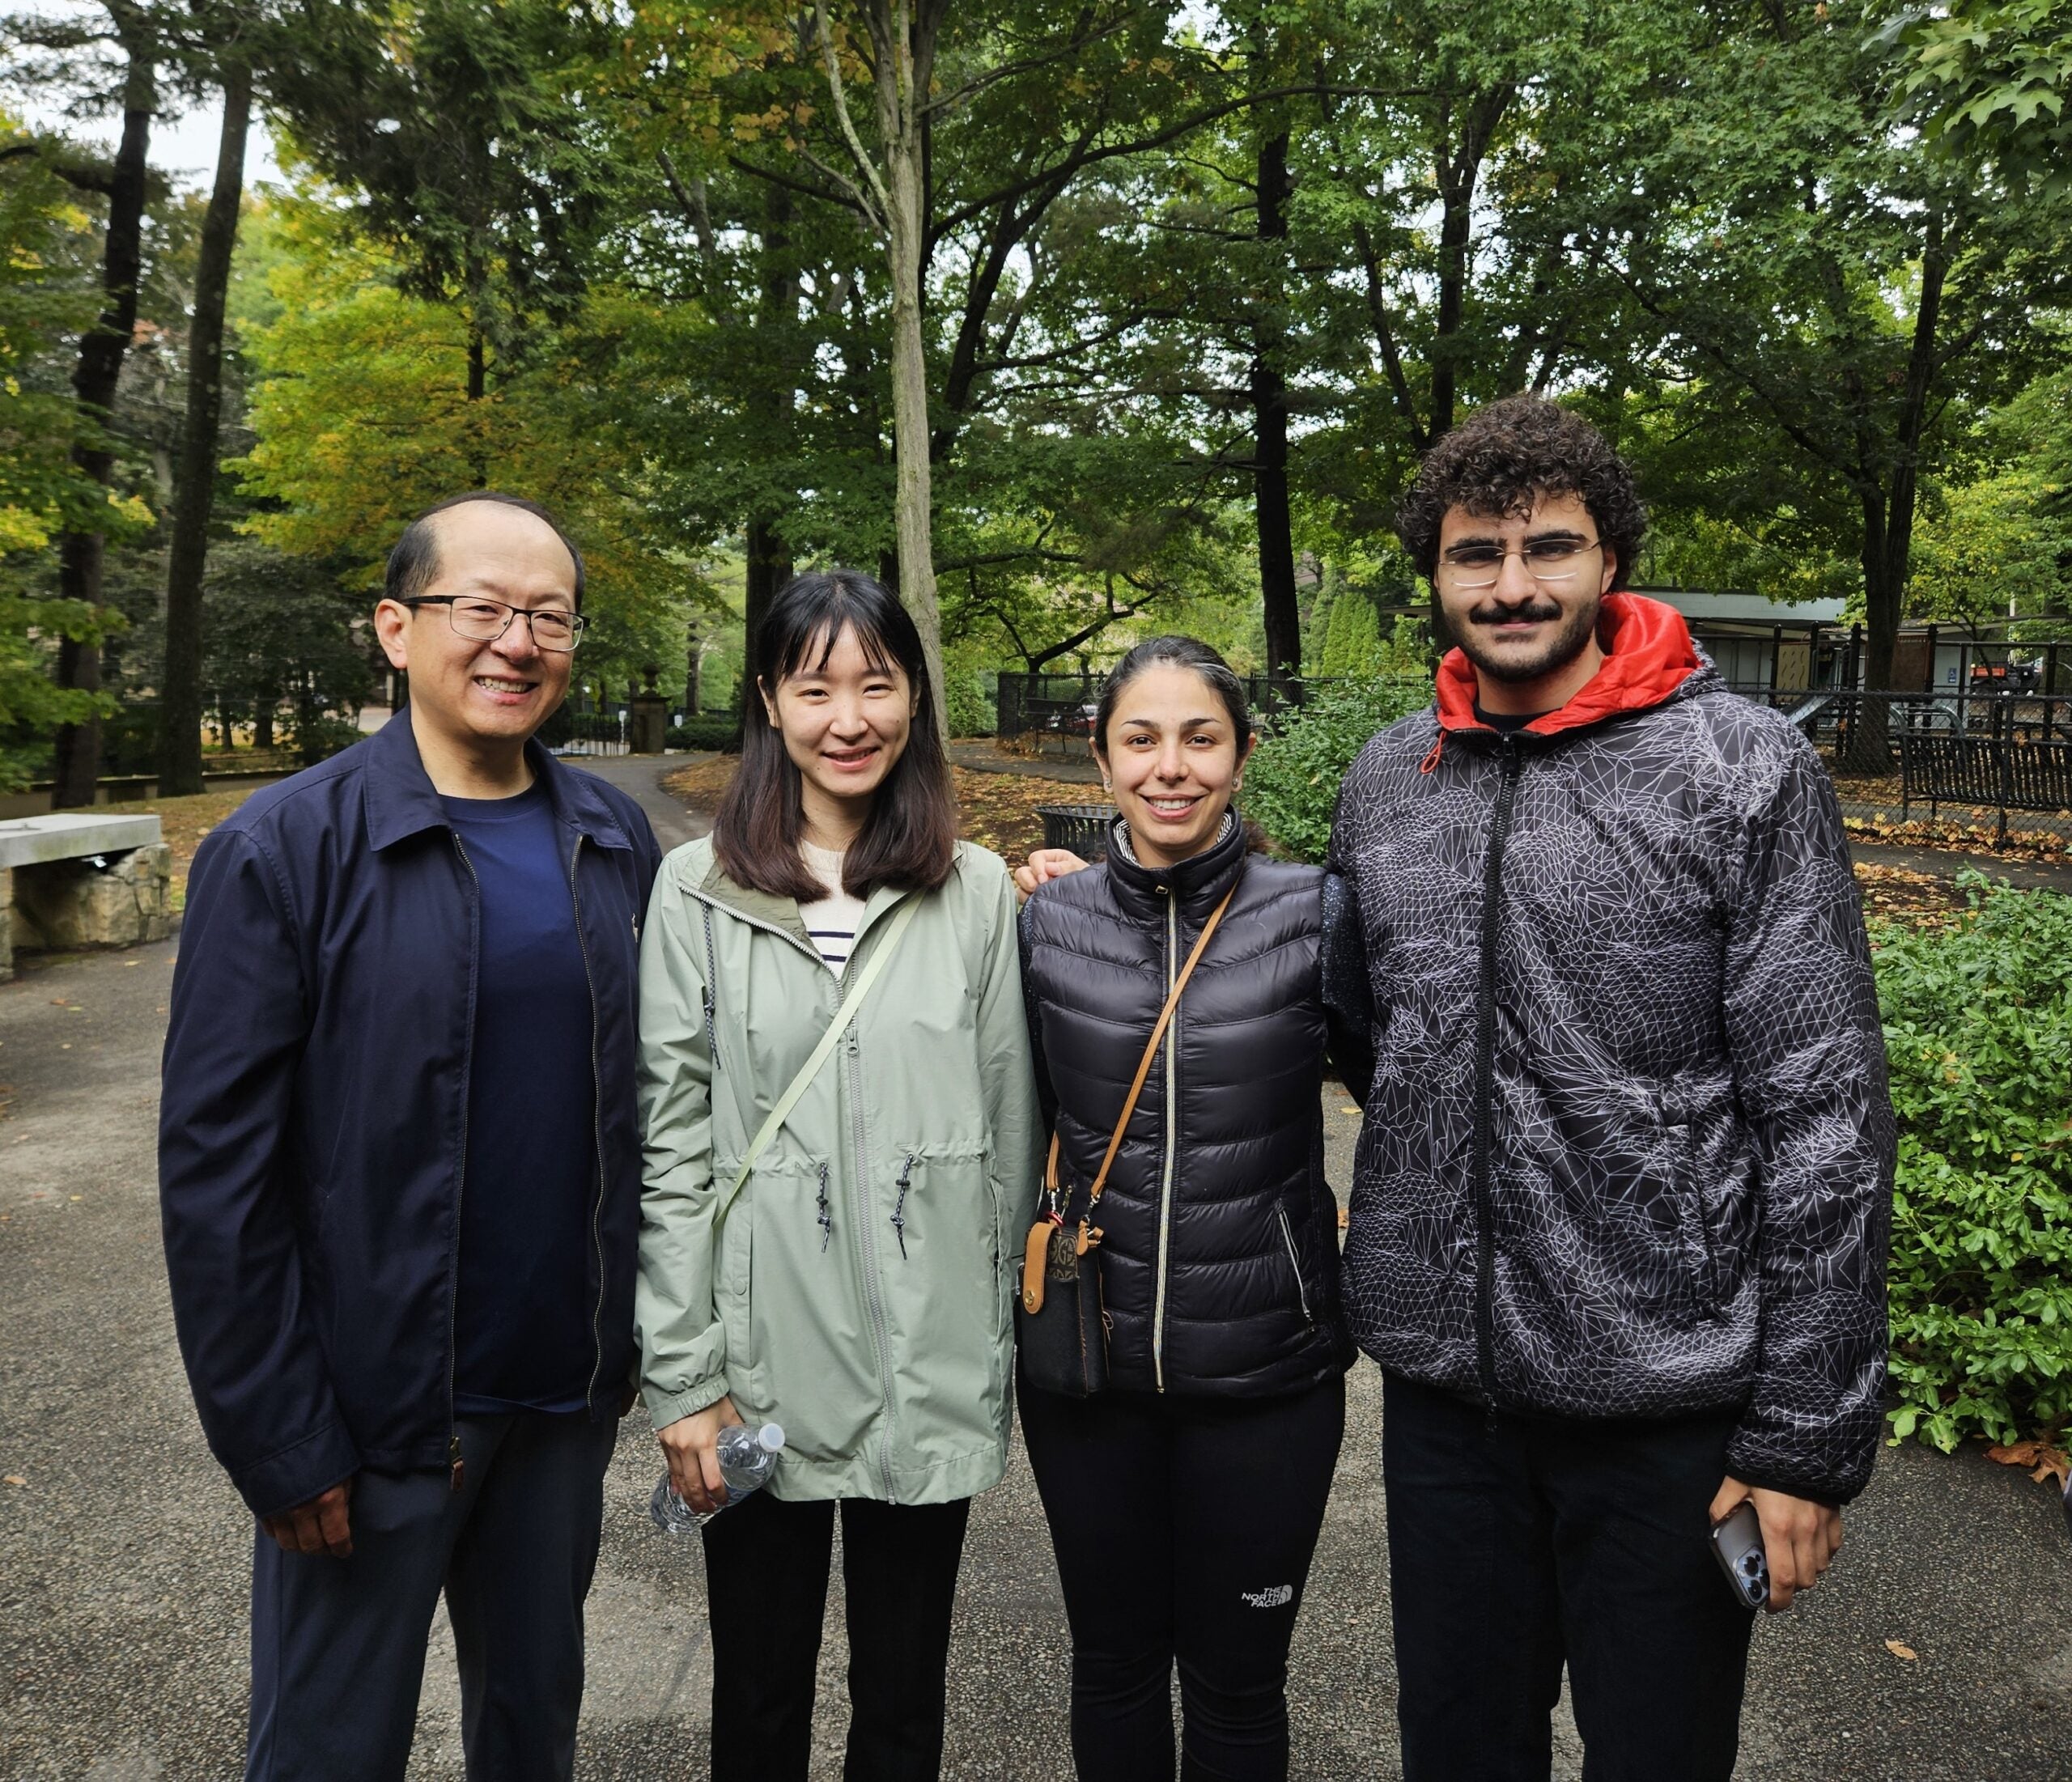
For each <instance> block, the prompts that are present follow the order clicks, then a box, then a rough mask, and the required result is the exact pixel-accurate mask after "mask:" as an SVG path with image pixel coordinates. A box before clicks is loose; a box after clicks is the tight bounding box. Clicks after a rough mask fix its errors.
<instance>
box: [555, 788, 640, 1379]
mask: <svg viewBox="0 0 2072 1782" xmlns="http://www.w3.org/2000/svg"><path fill="white" fill-rule="evenodd" d="M582 858H583V833H582V831H581V830H580V829H579V830H577V831H576V834H575V846H574V847H573V848H571V849H570V850H569V854H568V902H569V906H570V908H571V909H572V910H574V911H575V944H576V945H577V946H578V947H580V948H581V949H582V952H583V983H584V988H586V989H587V990H588V991H589V992H590V1143H591V1147H592V1149H593V1150H594V1151H595V1152H596V1153H597V1198H596V1199H595V1201H594V1202H593V1203H592V1205H591V1208H590V1245H591V1248H592V1250H594V1251H595V1252H596V1254H597V1309H595V1310H594V1311H593V1312H592V1313H591V1314H590V1355H591V1361H590V1384H589V1387H588V1390H586V1391H585V1392H584V1394H583V1396H584V1399H585V1400H586V1401H587V1402H588V1404H589V1405H590V1407H591V1409H592V1411H595V1409H596V1408H597V1378H598V1376H599V1375H600V1374H601V1373H603V1372H604V1367H605V1276H606V1273H607V1271H606V1270H605V1129H604V1107H605V1080H604V1074H603V1072H602V1071H600V1070H599V1069H598V1068H597V978H596V977H595V975H594V974H592V971H591V969H590V943H589V942H588V940H585V939H584V935H583V897H582V893H580V892H579V891H578V890H577V889H576V888H575V869H576V867H577V865H578V863H580V861H581V859H582ZM638 935H639V927H638V926H637V925H636V927H635V936H636V937H637V936H638Z"/></svg>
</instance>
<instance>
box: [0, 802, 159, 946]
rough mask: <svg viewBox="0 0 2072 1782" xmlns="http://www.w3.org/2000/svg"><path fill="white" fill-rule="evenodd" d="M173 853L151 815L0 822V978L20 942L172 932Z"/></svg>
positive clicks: (137, 937) (103, 941) (109, 939)
mask: <svg viewBox="0 0 2072 1782" xmlns="http://www.w3.org/2000/svg"><path fill="white" fill-rule="evenodd" d="M170 933H172V849H171V848H169V847H168V846H166V845H165V843H164V842H163V841H161V840H160V839H159V820H158V819H157V818H156V817H108V816H104V815H96V814H95V813H92V812H91V811H79V812H71V811H66V812H61V813H57V814H55V815H53V816H50V817H15V818H11V819H10V820H8V821H4V822H0V982H5V981H6V979H8V978H12V977H13V976H14V975H15V948H17V947H49V948H74V947H134V946H136V945H138V944H139V943H140V942H142V941H146V940H164V939H165V937H166V936H168V935H169V934H170Z"/></svg>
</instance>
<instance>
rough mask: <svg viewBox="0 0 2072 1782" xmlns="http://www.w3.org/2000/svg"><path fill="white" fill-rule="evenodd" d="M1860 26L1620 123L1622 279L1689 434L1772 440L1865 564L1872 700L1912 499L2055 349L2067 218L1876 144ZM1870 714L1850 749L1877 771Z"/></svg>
mask: <svg viewBox="0 0 2072 1782" xmlns="http://www.w3.org/2000/svg"><path fill="white" fill-rule="evenodd" d="M1863 23H1864V20H1863V18H1862V15H1861V14H1860V13H1858V12H1856V11H1853V10H1852V9H1851V8H1849V7H1846V6H1839V5H1838V6H1832V7H1829V8H1828V9H1826V10H1825V11H1824V12H1823V13H1820V14H1817V15H1812V16H1802V15H1797V14H1791V15H1786V14H1783V13H1780V14H1777V15H1762V16H1761V17H1760V18H1759V19H1757V21H1756V23H1754V24H1753V25H1752V26H1751V27H1750V28H1748V29H1747V30H1746V31H1745V32H1735V33H1733V34H1731V35H1730V36H1726V38H1725V39H1724V40H1722V41H1720V42H1719V43H1717V45H1712V46H1708V47H1707V48H1706V49H1705V53H1703V54H1702V55H1699V56H1696V57H1694V58H1693V59H1692V62H1691V64H1690V67H1689V78H1688V79H1686V80H1685V81H1684V82H1683V83H1680V84H1679V87H1677V88H1676V90H1675V91H1673V92H1672V93H1671V94H1669V95H1667V96H1666V97H1665V98H1664V99H1663V100H1661V102H1660V103H1659V104H1657V105H1655V106H1654V107H1652V108H1643V109H1642V110H1641V111H1639V112H1637V113H1636V114H1635V115H1634V116H1633V117H1631V118H1629V120H1628V123H1629V125H1630V127H1631V129H1632V130H1633V137H1634V140H1635V149H1636V165H1637V170H1638V176H1637V179H1636V181H1635V185H1636V189H1637V192H1638V193H1640V194H1641V197H1643V199H1644V201H1645V203H1646V205H1647V206H1648V207H1649V216H1650V219H1651V220H1650V221H1649V222H1648V223H1646V225H1645V227H1641V226H1639V224H1638V223H1637V226H1636V227H1635V230H1634V231H1633V234H1632V235H1631V237H1630V238H1629V239H1628V240H1627V241H1625V242H1624V243H1623V244H1621V245H1620V248H1619V251H1618V252H1617V254H1616V257H1615V261H1614V263H1615V265H1616V269H1617V270H1618V273H1619V275H1620V278H1621V279H1622V281H1623V282H1624V284H1625V285H1626V286H1627V288H1628V290H1629V291H1630V292H1631V293H1632V294H1633V297H1634V299H1635V300H1636V301H1637V303H1639V304H1640V305H1641V308H1643V309H1644V310H1645V312H1646V313H1647V314H1649V315H1650V316H1653V317H1654V318H1655V319H1656V320H1657V321H1658V324H1659V325H1660V326H1661V329H1662V346H1661V348H1660V350H1658V353H1657V354H1654V357H1653V361H1652V365H1651V370H1652V371H1653V374H1654V381H1655V382H1656V384H1658V387H1661V388H1665V389H1671V388H1679V386H1680V389H1679V394H1678V397H1677V399H1676V400H1677V403H1678V405H1679V408H1680V409H1682V410H1683V411H1684V415H1685V418H1686V421H1687V422H1688V423H1689V424H1696V425H1700V426H1714V427H1717V428H1719V429H1721V430H1722V432H1723V433H1725V434H1726V435H1738V436H1739V438H1740V439H1743V440H1744V441H1746V442H1747V448H1748V449H1751V450H1757V449H1760V446H1761V444H1762V443H1763V442H1765V441H1767V442H1768V443H1769V444H1770V447H1771V450H1772V452H1773V454H1778V455H1781V460H1782V462H1783V464H1785V465H1788V466H1789V469H1790V477H1791V480H1792V481H1793V482H1794V483H1795V484H1796V485H1797V492H1796V494H1794V497H1793V499H1792V501H1791V503H1790V504H1791V505H1793V506H1794V507H1797V508H1798V509H1799V510H1800V511H1802V512H1807V513H1819V512H1821V511H1827V512H1829V513H1832V514H1833V515H1834V516H1836V518H1835V530H1834V532H1832V534H1831V537H1832V538H1833V541H1834V543H1835V545H1836V547H1837V548H1838V549H1840V550H1841V551H1842V552H1843V553H1845V554H1847V555H1849V556H1851V557H1853V558H1855V559H1856V561H1857V562H1858V564H1859V566H1860V567H1861V572H1862V598H1863V606H1864V613H1865V627H1866V650H1865V657H1866V677H1867V684H1868V685H1872V686H1879V685H1887V684H1889V681H1890V678H1891V670H1892V651H1893V645H1894V641H1895V639H1896V635H1897V632H1898V628H1899V624H1900V613H1901V608H1902V602H1903V599H1904V590H1905V588H1906V585H1907V580H1908V576H1909V567H1910V562H1911V555H1912V548H1913V530H1914V522H1915V516H1916V512H1917V502H1918V498H1919V495H1920V493H1921V488H1922V486H1923V483H1924V479H1925V478H1926V477H1928V476H1929V475H1930V473H1932V472H1933V471H1934V468H1935V466H1936V465H1937V463H1938V460H1940V459H1941V458H1942V457H1943V456H1946V455H1947V453H1948V452H1949V451H1950V449H1951V445H1952V443H1953V440H1954V439H1955V437H1956V436H1957V435H1958V434H1959V433H1960V431H1961V430H1962V426H1963V423H1964V421H1965V420H1966V418H1968V416H1976V414H1979V413H1980V412H1981V410H1982V409H1984V408H1985V406H1986V405H1989V404H1990V403H1991V402H1993V401H1995V400H1998V399H2002V398H2004V397H2006V395H2009V394H2011V393H2012V392H2013V391H2014V390H2015V389H2018V388H2019V387H2020V386H2021V384H2022V383H2023V382H2024V381H2026V379H2027V376H2028V375H2032V374H2033V371H2035V370H2036V368H2038V367H2039V365H2040V363H2043V362H2044V360H2045V359H2046V356H2047V354H2048V352H2049V343H2048V341H2047V338H2046V337H2045V336H2044V333H2043V331H2042V330H2041V329H2040V326H2039V325H2038V321H2037V319H2036V312H2037V309H2038V307H2039V306H2040V305H2045V304H2049V303H2053V302H2058V301H2061V300H2063V299H2064V298H2065V297H2066V295H2072V274H2068V270H2067V267H2066V262H2065V260H2064V257H2063V256H2062V255H2061V254H2060V253H2058V252H2056V251H2055V248H2054V246H2053V244H2054V242H2055V241H2056V240H2057V239H2058V237H2059V235H2061V231H2062V229H2063V227H2064V223H2065V221H2066V214H2065V212H2064V211H2063V210H2062V209H2061V207H2059V206H2056V205H2054V204H2052V203H2049V202H2045V201H2040V200H2039V201H2036V202H2030V203H2026V204H2025V203H2020V202H2014V201H2013V200H2012V199H2011V198H2010V197H2009V195H2007V194H2006V193H1998V192H1995V191H1993V190H1990V189H1985V188H1983V187H1981V185H1980V184H1979V183H1978V182H1976V180H1972V179H1969V178H1968V177H1964V176H1959V175H1957V174H1956V173H1955V172H1952V170H1951V169H1950V168H1948V167H1947V165H1944V164H1942V163H1938V162H1937V161H1936V160H1935V159H1934V158H1933V157H1931V156H1930V155H1927V154H1926V152H1925V151H1922V150H1921V148H1920V147H1919V146H1918V145H1917V144H1909V143H1908V142H1904V141H1902V140H1900V139H1898V138H1896V136H1895V135H1894V134H1893V133H1892V131H1891V130H1890V129H1889V128H1888V127H1887V125H1886V124H1885V121H1884V113H1883V95H1882V91H1881V88H1880V85H1879V79H1878V78H1877V72H1878V71H1877V67H1876V65H1875V63H1874V62H1871V61H1870V59H1869V58H1866V57H1865V56H1864V55H1863V54H1862V49H1861V45H1862V37H1863V32H1862V27H1863ZM1883 719H1884V713H1883V708H1882V707H1878V708H1874V709H1872V710H1871V711H1868V712H1866V719H1865V721H1864V722H1862V723H1860V724H1858V725H1856V726H1854V727H1853V728H1852V731H1851V737H1852V746H1853V749H1855V751H1856V754H1857V759H1856V762H1855V763H1854V764H1855V765H1857V766H1861V767H1862V768H1865V769H1866V770H1878V769H1879V768H1881V767H1882V766H1883V764H1884V762H1885V760H1886V757H1887V734H1886V731H1885V728H1884V724H1883Z"/></svg>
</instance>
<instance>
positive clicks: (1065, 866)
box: [1014, 847, 1086, 902]
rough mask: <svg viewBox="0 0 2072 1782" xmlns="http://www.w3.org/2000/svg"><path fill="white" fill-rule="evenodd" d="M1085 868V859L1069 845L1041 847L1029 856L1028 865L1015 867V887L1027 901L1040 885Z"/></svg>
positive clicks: (1082, 870)
mask: <svg viewBox="0 0 2072 1782" xmlns="http://www.w3.org/2000/svg"><path fill="white" fill-rule="evenodd" d="M1085 870H1086V863H1085V861H1084V860H1082V859H1080V857H1079V856H1078V855H1076V854H1075V853H1073V852H1072V850H1071V849H1070V848H1068V847H1039V848H1038V849H1037V851H1035V852H1034V854H1032V855H1030V856H1029V859H1028V863H1027V864H1026V865H1023V866H1018V867H1017V868H1015V869H1014V888H1015V889H1016V890H1017V891H1019V892H1020V893H1021V895H1022V899H1023V901H1024V902H1026V901H1027V900H1028V898H1029V897H1030V895H1031V894H1032V893H1034V891H1035V889H1036V888H1037V887H1038V885H1048V884H1049V883H1050V882H1051V880H1053V879H1062V878H1064V876H1066V875H1067V874H1068V873H1072V872H1085Z"/></svg>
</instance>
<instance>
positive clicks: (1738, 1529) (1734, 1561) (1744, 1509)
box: [1713, 1497, 1770, 1610]
mask: <svg viewBox="0 0 2072 1782" xmlns="http://www.w3.org/2000/svg"><path fill="white" fill-rule="evenodd" d="M1713 1555H1715V1556H1716V1557H1717V1559H1718V1560H1719V1566H1720V1570H1721V1571H1722V1572H1725V1573H1726V1581H1727V1583H1728V1584H1729V1585H1731V1586H1732V1587H1733V1589H1734V1597H1735V1599H1736V1600H1737V1601H1738V1602H1739V1603H1740V1604H1741V1606H1742V1607H1743V1608H1744V1609H1748V1610H1756V1609H1760V1608H1761V1607H1763V1606H1764V1604H1766V1603H1767V1602H1768V1601H1769V1600H1770V1562H1769V1559H1768V1555H1765V1554H1764V1551H1763V1525H1762V1523H1761V1521H1760V1520H1759V1519H1758V1518H1757V1517H1756V1506H1755V1505H1754V1504H1752V1503H1751V1502H1750V1501H1749V1500H1748V1499H1747V1498H1745V1497H1744V1498H1743V1499H1742V1500H1741V1501H1740V1502H1739V1504H1735V1505H1734V1511H1733V1513H1732V1514H1731V1515H1730V1516H1729V1517H1727V1519H1726V1521H1724V1522H1715V1523H1714V1524H1713Z"/></svg>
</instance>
